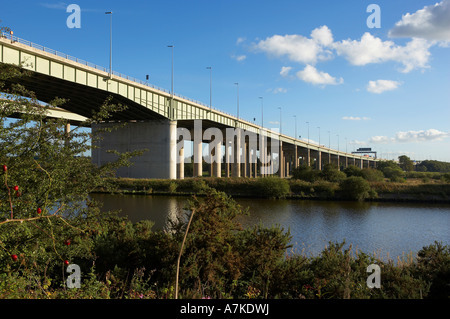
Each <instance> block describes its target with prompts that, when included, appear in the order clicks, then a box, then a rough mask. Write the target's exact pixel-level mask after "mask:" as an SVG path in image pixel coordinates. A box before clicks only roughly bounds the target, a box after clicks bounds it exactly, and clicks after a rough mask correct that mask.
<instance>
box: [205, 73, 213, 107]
mask: <svg viewBox="0 0 450 319" xmlns="http://www.w3.org/2000/svg"><path fill="white" fill-rule="evenodd" d="M206 68H207V69H208V70H209V110H210V111H212V67H210V66H207V67H206Z"/></svg>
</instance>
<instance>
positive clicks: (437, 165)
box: [416, 160, 450, 173]
mask: <svg viewBox="0 0 450 319" xmlns="http://www.w3.org/2000/svg"><path fill="white" fill-rule="evenodd" d="M416 170H418V171H421V172H441V173H450V163H448V162H440V161H432V160H427V161H422V162H421V163H420V164H418V165H417V166H416Z"/></svg>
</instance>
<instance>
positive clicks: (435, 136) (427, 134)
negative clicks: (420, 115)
mask: <svg viewBox="0 0 450 319" xmlns="http://www.w3.org/2000/svg"><path fill="white" fill-rule="evenodd" d="M447 137H450V132H442V131H439V130H436V129H429V130H426V131H424V130H421V131H407V132H397V133H396V134H395V137H387V136H374V137H371V138H370V139H369V142H370V143H374V144H386V143H412V142H430V141H441V140H443V139H444V138H447Z"/></svg>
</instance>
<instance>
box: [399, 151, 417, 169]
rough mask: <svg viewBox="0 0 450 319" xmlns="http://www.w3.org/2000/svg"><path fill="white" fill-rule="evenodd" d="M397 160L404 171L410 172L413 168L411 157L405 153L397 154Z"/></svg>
mask: <svg viewBox="0 0 450 319" xmlns="http://www.w3.org/2000/svg"><path fill="white" fill-rule="evenodd" d="M398 162H399V165H400V167H401V168H402V169H403V170H404V171H405V172H411V171H413V170H414V163H413V161H411V159H410V158H409V157H408V156H406V155H402V156H399V157H398Z"/></svg>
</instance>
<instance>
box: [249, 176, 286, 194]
mask: <svg viewBox="0 0 450 319" xmlns="http://www.w3.org/2000/svg"><path fill="white" fill-rule="evenodd" d="M256 185H257V188H258V190H259V191H260V194H261V195H263V196H264V197H270V198H284V197H286V196H287V195H289V194H290V192H291V190H290V186H289V182H288V181H287V180H286V179H283V178H279V177H274V176H268V177H264V178H259V179H257V181H256Z"/></svg>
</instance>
